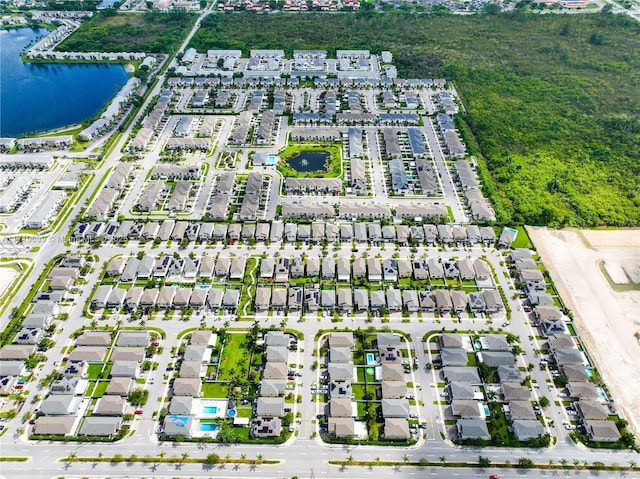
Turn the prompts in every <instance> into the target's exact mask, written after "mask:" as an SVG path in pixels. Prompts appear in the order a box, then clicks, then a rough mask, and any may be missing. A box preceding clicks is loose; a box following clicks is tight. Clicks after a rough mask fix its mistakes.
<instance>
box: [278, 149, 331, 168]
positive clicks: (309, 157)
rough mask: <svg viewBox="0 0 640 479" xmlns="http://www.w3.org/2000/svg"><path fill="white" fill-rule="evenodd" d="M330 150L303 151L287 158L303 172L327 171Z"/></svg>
mask: <svg viewBox="0 0 640 479" xmlns="http://www.w3.org/2000/svg"><path fill="white" fill-rule="evenodd" d="M329 155H330V153H329V152H328V151H303V152H302V153H298V154H297V155H296V156H294V157H292V158H290V159H288V160H287V163H288V164H289V166H291V168H293V169H294V170H296V171H298V172H300V173H302V172H309V171H327V161H328V160H329Z"/></svg>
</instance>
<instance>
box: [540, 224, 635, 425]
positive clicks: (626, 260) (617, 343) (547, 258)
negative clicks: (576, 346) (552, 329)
mask: <svg viewBox="0 0 640 479" xmlns="http://www.w3.org/2000/svg"><path fill="white" fill-rule="evenodd" d="M527 231H528V232H529V236H530V238H531V241H532V242H533V244H534V245H535V247H536V249H537V250H538V254H539V255H540V257H541V258H542V261H543V262H544V265H545V266H546V267H547V269H548V270H549V273H550V274H551V277H552V278H553V280H554V282H555V284H556V287H557V288H558V291H559V293H560V295H561V296H562V298H563V300H564V301H565V303H566V305H567V307H569V308H570V309H571V310H572V311H573V315H574V320H575V323H576V326H577V328H578V330H579V334H580V336H581V338H582V341H583V342H584V344H585V345H586V347H587V349H588V351H589V353H590V354H591V357H592V358H593V360H594V361H595V363H596V367H597V368H598V371H599V372H600V375H601V376H602V378H603V379H604V381H605V383H606V384H607V386H608V387H609V390H610V392H611V394H612V395H613V399H614V402H615V404H616V407H617V409H618V411H620V413H621V414H622V415H623V416H624V417H625V418H626V419H627V420H628V421H629V424H630V426H631V428H632V429H633V431H634V432H635V434H636V435H639V434H640V360H639V358H640V342H639V341H638V339H636V337H635V336H634V333H635V332H637V331H640V291H623V292H620V291H614V289H613V288H612V287H611V285H610V284H609V282H608V281H607V279H606V277H605V275H604V274H603V271H602V270H601V269H600V263H602V262H604V264H608V265H619V266H622V265H625V266H627V265H628V266H632V265H638V264H640V241H639V238H640V230H637V229H636V230H631V229H628V230H597V231H591V230H589V231H587V230H581V231H569V230H563V231H556V230H548V229H547V228H534V227H528V228H527ZM616 276H617V275H616Z"/></svg>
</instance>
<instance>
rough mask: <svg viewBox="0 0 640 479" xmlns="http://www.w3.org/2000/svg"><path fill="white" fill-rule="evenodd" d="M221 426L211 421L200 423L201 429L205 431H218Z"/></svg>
mask: <svg viewBox="0 0 640 479" xmlns="http://www.w3.org/2000/svg"><path fill="white" fill-rule="evenodd" d="M218 429H220V426H219V425H217V424H214V423H211V422H205V423H202V422H201V423H200V430H201V431H204V432H211V431H217V430H218Z"/></svg>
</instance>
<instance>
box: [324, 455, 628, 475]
mask: <svg viewBox="0 0 640 479" xmlns="http://www.w3.org/2000/svg"><path fill="white" fill-rule="evenodd" d="M329 464H331V465H333V466H340V467H341V469H342V468H346V467H347V466H361V467H369V468H371V467H399V466H411V467H420V468H424V467H448V468H474V469H477V468H482V469H492V470H493V469H549V470H589V471H640V467H638V465H637V464H636V463H635V462H634V461H629V463H628V465H625V466H623V465H618V464H611V465H607V464H604V463H603V462H600V461H594V462H592V463H589V462H587V461H579V460H577V459H575V460H573V461H572V462H570V461H568V460H567V459H561V460H560V461H558V463H557V464H556V463H555V462H554V461H553V460H552V459H550V460H549V461H548V462H546V463H544V464H542V463H535V462H533V460H531V459H529V458H528V457H521V458H517V459H515V461H514V462H511V461H505V462H492V461H491V460H490V459H489V458H488V457H483V456H478V461H476V462H457V461H456V462H453V461H452V462H448V461H447V460H446V457H444V456H441V457H440V458H439V461H437V462H436V461H429V460H428V459H426V458H421V459H419V460H418V461H411V460H409V456H407V455H406V454H405V455H404V457H403V460H402V461H382V460H380V458H376V459H375V460H374V461H357V460H355V459H354V458H353V456H349V457H347V458H346V459H345V460H342V461H339V460H334V461H329Z"/></svg>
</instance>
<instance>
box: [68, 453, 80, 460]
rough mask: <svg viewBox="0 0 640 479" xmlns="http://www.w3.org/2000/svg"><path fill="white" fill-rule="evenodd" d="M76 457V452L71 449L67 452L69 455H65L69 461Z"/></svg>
mask: <svg viewBox="0 0 640 479" xmlns="http://www.w3.org/2000/svg"><path fill="white" fill-rule="evenodd" d="M77 457H78V454H77V453H76V452H75V451H71V452H70V453H69V455H68V456H67V461H69V462H75V460H76V458H77Z"/></svg>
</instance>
